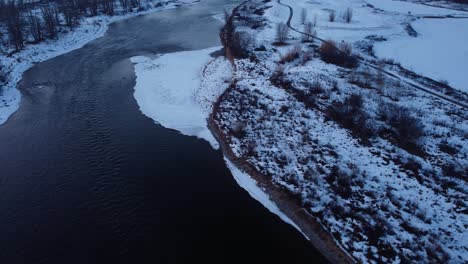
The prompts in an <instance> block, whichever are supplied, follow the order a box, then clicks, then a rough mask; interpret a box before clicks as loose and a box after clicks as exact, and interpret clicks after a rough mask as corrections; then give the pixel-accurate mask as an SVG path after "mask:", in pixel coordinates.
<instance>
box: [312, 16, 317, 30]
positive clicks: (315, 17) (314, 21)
mask: <svg viewBox="0 0 468 264" xmlns="http://www.w3.org/2000/svg"><path fill="white" fill-rule="evenodd" d="M312 25H313V27H316V26H317V14H315V15H314V20H313V21H312Z"/></svg>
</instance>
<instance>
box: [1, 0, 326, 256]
mask: <svg viewBox="0 0 468 264" xmlns="http://www.w3.org/2000/svg"><path fill="white" fill-rule="evenodd" d="M234 4H235V2H233V1H228V0H204V1H202V2H201V3H199V4H196V5H193V6H183V7H180V8H177V9H172V10H167V11H162V12H158V13H153V14H149V15H145V16H139V17H135V18H131V19H128V20H125V21H121V22H118V23H115V24H112V25H111V26H110V27H109V30H108V32H107V33H106V34H105V36H104V37H102V38H99V39H96V40H95V41H92V42H91V43H89V44H87V45H85V46H84V47H83V48H81V49H78V50H75V51H73V52H70V53H67V54H65V55H62V56H59V57H56V58H54V59H51V60H49V61H46V62H43V63H40V64H38V65H36V66H34V67H33V68H31V69H30V70H29V71H27V72H26V73H25V74H24V76H23V80H22V81H21V83H20V85H19V89H20V91H21V94H22V101H21V105H20V108H19V110H18V111H17V112H16V113H15V114H14V115H13V116H11V117H10V119H9V121H8V122H6V123H5V124H4V125H2V126H0V262H1V263H61V264H63V263H80V264H83V263H188V262H196V263H199V261H200V263H227V262H240V263H251V262H254V261H256V262H257V263H319V262H324V259H323V257H322V256H321V255H320V254H319V253H318V252H317V251H316V250H315V249H314V248H313V247H312V246H311V244H310V243H309V242H307V241H306V240H305V239H304V237H303V236H302V235H301V234H300V233H299V232H297V231H296V230H295V229H294V228H293V227H291V226H289V225H287V224H286V223H284V222H282V221H281V220H280V219H279V218H278V217H277V216H275V215H273V214H271V213H269V212H268V210H266V209H265V208H263V207H262V205H261V204H259V203H258V202H257V201H255V200H254V199H252V198H251V197H250V196H249V195H248V193H247V192H246V191H244V190H243V189H241V188H240V187H239V186H238V185H237V184H236V182H235V181H234V179H233V177H232V176H231V174H230V172H229V170H228V169H227V168H226V165H225V163H224V161H223V157H222V154H221V152H220V151H216V150H213V149H212V148H211V147H210V145H209V144H208V143H207V142H205V141H202V140H199V139H197V138H194V137H186V136H183V135H181V134H179V133H177V132H176V131H173V130H169V129H165V128H163V127H161V126H159V125H157V124H155V123H154V122H153V121H152V120H151V119H149V118H148V117H146V116H144V115H143V114H141V112H140V111H139V109H138V105H137V103H136V101H135V99H134V97H133V87H134V85H135V74H134V72H133V67H132V65H131V63H130V61H129V58H130V57H132V56H135V55H151V54H157V53H165V52H174V51H182V50H195V49H202V48H207V47H211V46H215V45H219V44H218V39H217V37H218V36H217V32H218V29H219V27H220V22H219V21H217V20H216V19H214V18H213V17H212V16H213V15H215V14H219V13H221V12H222V10H223V9H224V8H226V9H231V8H232V7H233V6H234Z"/></svg>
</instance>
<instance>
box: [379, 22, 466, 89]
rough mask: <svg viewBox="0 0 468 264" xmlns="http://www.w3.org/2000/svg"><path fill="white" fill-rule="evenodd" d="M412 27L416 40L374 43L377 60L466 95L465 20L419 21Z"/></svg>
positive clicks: (408, 37) (407, 37) (408, 38)
mask: <svg viewBox="0 0 468 264" xmlns="http://www.w3.org/2000/svg"><path fill="white" fill-rule="evenodd" d="M412 26H413V28H414V29H415V30H416V31H417V32H418V34H419V36H418V37H416V38H415V37H410V36H407V35H406V36H404V37H402V38H397V39H393V40H390V41H386V42H380V43H376V45H375V52H376V54H377V56H380V57H384V58H392V59H395V60H396V61H398V62H400V63H401V64H402V65H403V66H404V67H406V68H410V69H412V70H414V71H416V72H418V73H422V74H423V75H426V76H428V77H430V78H433V79H435V80H447V81H448V82H449V84H450V85H451V86H452V87H454V88H456V89H458V90H461V91H464V92H468V75H467V74H463V71H464V70H466V69H468V45H466V43H468V19H420V20H417V21H415V22H414V23H413V24H412Z"/></svg>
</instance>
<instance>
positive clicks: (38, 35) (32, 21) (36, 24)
mask: <svg viewBox="0 0 468 264" xmlns="http://www.w3.org/2000/svg"><path fill="white" fill-rule="evenodd" d="M28 24H29V32H30V34H31V36H32V37H33V39H34V42H36V43H37V42H40V41H42V40H43V39H44V38H43V34H42V24H41V20H40V19H39V17H37V16H36V15H35V14H33V12H32V10H29V12H28Z"/></svg>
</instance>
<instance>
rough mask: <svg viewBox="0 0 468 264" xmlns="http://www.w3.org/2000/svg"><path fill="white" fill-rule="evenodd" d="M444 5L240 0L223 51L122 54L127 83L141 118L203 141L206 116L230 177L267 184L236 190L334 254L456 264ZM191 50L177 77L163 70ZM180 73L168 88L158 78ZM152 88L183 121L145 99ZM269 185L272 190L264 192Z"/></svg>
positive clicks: (452, 12)
mask: <svg viewBox="0 0 468 264" xmlns="http://www.w3.org/2000/svg"><path fill="white" fill-rule="evenodd" d="M428 4H431V5H428ZM434 5H435V6H434ZM455 6H456V7H458V8H455ZM460 6H461V7H462V8H463V7H464V5H456V4H453V3H450V2H437V3H432V2H431V3H423V1H421V2H417V1H414V2H410V1H391V0H375V1H374V0H371V1H360V0H349V1H293V0H282V1H247V2H246V3H244V4H243V5H241V6H239V8H238V9H236V10H234V12H233V13H232V14H230V15H228V14H227V15H226V25H225V27H224V28H223V30H222V32H221V34H220V36H221V42H222V43H223V46H224V48H225V50H224V51H225V54H226V57H227V59H225V58H224V57H216V55H215V54H212V57H213V58H212V59H211V61H210V60H209V56H208V55H209V54H210V53H211V52H214V51H215V50H216V48H215V49H213V50H203V51H195V52H191V53H190V54H184V53H175V54H166V55H163V56H161V57H158V58H155V59H149V58H145V59H142V58H135V59H133V61H134V63H135V64H136V65H135V70H136V75H137V86H136V91H135V96H136V98H137V101H138V103H139V104H140V107H141V109H142V111H143V113H145V114H146V115H148V116H150V117H152V118H153V119H154V120H155V121H157V122H160V123H161V124H163V125H164V126H167V127H169V128H173V129H176V130H179V131H181V132H182V133H184V134H187V135H195V136H198V137H201V138H205V139H207V140H208V141H210V142H213V136H211V135H209V134H208V133H207V132H206V131H204V130H203V129H202V127H203V126H206V120H208V127H210V129H211V131H212V133H213V134H214V135H215V137H216V138H217V139H218V140H219V141H220V143H221V145H222V148H223V151H224V153H225V155H226V157H227V160H228V161H227V162H228V165H229V167H230V168H234V169H233V173H234V174H235V175H238V176H236V179H243V180H242V181H244V182H248V181H250V182H251V181H252V179H254V180H257V185H258V186H260V190H263V192H265V193H266V194H269V195H267V196H262V197H259V196H258V195H255V191H250V192H251V195H252V196H253V197H255V198H256V199H258V200H259V201H261V202H262V203H264V204H268V203H270V202H269V199H268V196H269V197H270V198H271V199H272V200H273V201H275V202H276V204H277V205H278V207H279V209H280V212H276V213H277V214H279V215H282V217H283V218H284V219H288V220H287V221H291V220H289V219H295V220H297V222H296V221H294V222H296V224H298V225H299V226H298V227H297V228H299V229H301V230H302V231H303V233H304V234H305V235H306V236H307V237H309V239H310V240H311V241H312V243H313V244H314V245H315V246H316V247H317V248H319V249H323V250H326V248H327V247H326V246H323V244H324V243H325V242H324V241H323V240H324V239H322V240H321V239H320V238H313V234H311V235H310V232H308V231H306V230H308V227H307V221H301V219H300V218H302V220H303V219H309V218H308V217H313V219H315V220H316V223H319V225H320V227H321V228H322V229H323V232H325V233H326V234H328V239H329V240H331V241H336V244H337V247H336V248H333V247H331V248H332V249H331V251H332V252H337V251H342V252H341V253H340V252H337V253H336V254H335V255H336V256H338V257H336V256H328V257H329V258H330V259H331V260H332V261H340V262H355V261H357V262H362V263H408V262H412V263H465V262H466V261H468V254H467V253H466V252H467V249H468V244H467V242H466V241H468V236H467V235H468V234H467V232H466V228H467V225H468V219H467V216H466V213H467V207H466V198H467V197H466V195H467V188H466V187H467V186H466V180H467V179H466V176H467V172H468V162H467V153H468V150H467V147H468V145H467V144H466V139H467V133H468V122H467V111H466V110H467V106H468V100H467V98H468V97H467V93H466V91H467V90H466V89H467V83H468V79H467V76H466V74H464V72H465V71H466V70H467V69H468V58H467V57H466V55H467V54H468V53H467V50H466V46H467V45H466V41H467V40H466V36H468V19H467V17H468V13H467V12H465V11H463V9H460V8H459V7H460ZM452 8H453V9H452ZM304 33H305V34H304ZM181 60H182V61H181ZM183 60H186V62H185V63H184V62H183ZM208 61H209V62H208ZM191 62H196V63H195V64H193V68H192V69H191V70H186V71H183V72H184V73H183V74H178V77H177V78H170V77H169V75H168V74H167V71H170V69H175V68H176V67H177V65H184V64H190V63H191ZM207 62H208V63H207ZM196 64H198V65H197V66H195V65H196ZM191 67H192V66H191ZM197 69H198V70H197ZM163 75H164V76H166V77H167V78H169V79H167V78H161V76H163ZM184 79H187V81H190V83H188V82H186V81H184ZM180 83H186V85H185V86H184V87H186V90H185V92H184V93H182V92H180V91H179V88H178V89H177V90H174V87H179V86H180ZM184 89H185V88H184ZM145 90H146V91H145ZM143 98H144V99H143ZM190 98H191V99H190ZM190 100H191V102H190V103H187V101H190ZM159 101H164V102H166V103H169V106H168V107H170V108H172V107H174V106H179V107H180V108H179V109H178V110H177V111H176V113H178V112H179V111H182V112H185V113H184V115H187V114H188V113H193V115H194V116H197V118H187V117H186V116H185V117H181V118H174V119H172V117H174V114H173V113H174V111H172V110H169V109H170V108H166V107H164V104H162V103H155V104H153V106H152V108H153V109H149V107H148V106H147V105H148V104H150V105H151V102H159ZM196 105H198V106H196ZM184 110H185V111H184ZM176 116H178V114H177V115H176ZM201 117H203V118H201ZM167 120H171V121H170V122H169V123H167V122H166V121H167ZM197 120H198V121H197ZM200 131H203V132H200ZM213 145H216V144H213ZM216 146H217V145H216ZM235 167H237V168H235ZM241 171H244V173H242V175H241V176H239V174H240V172H241ZM245 172H248V173H249V175H250V176H248V175H246V174H245ZM249 177H251V178H252V179H248V178H249ZM265 179H266V180H265ZM270 183H272V184H270ZM278 190H279V191H280V192H281V191H283V192H286V193H287V194H288V196H287V197H286V198H285V197H284V196H279V198H277V199H275V197H278V195H276V193H277V192H278ZM265 197H266V198H265ZM290 201H294V202H295V203H296V204H297V208H303V209H305V210H306V214H307V217H301V216H298V215H297V213H296V212H293V211H292V210H291V206H290V205H289V206H288V205H287V204H288V202H290ZM285 204H286V205H285ZM265 206H266V207H268V206H267V205H265ZM292 208H296V207H294V206H293V207H292ZM270 210H271V209H270ZM272 211H273V212H274V211H275V210H272ZM304 222H305V223H304ZM309 235H310V236H309ZM321 245H322V246H321ZM328 249H330V247H329V248H328ZM340 254H341V255H340ZM348 254H349V255H348ZM343 256H344V257H343Z"/></svg>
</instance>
